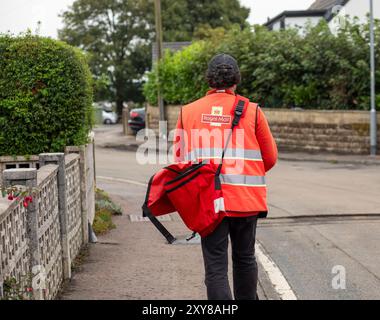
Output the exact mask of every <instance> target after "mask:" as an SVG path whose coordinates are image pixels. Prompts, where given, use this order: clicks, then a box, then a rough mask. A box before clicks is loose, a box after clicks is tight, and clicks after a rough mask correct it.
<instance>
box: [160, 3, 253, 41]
mask: <svg viewBox="0 0 380 320" xmlns="http://www.w3.org/2000/svg"><path fill="white" fill-rule="evenodd" d="M249 12H250V10H249V9H248V8H245V7H243V6H241V5H240V1H239V0H213V1H209V0H197V1H194V0H162V26H163V35H164V40H165V41H190V40H192V38H193V35H194V33H195V32H197V30H198V29H199V28H206V29H207V28H212V29H215V28H219V27H222V28H224V29H230V27H231V26H232V25H234V24H238V25H239V26H240V27H244V26H245V25H246V24H247V18H248V16H249Z"/></svg>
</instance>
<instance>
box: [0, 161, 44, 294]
mask: <svg viewBox="0 0 380 320" xmlns="http://www.w3.org/2000/svg"><path fill="white" fill-rule="evenodd" d="M3 181H4V185H5V186H6V187H10V186H17V185H19V186H26V187H31V188H36V187H37V169H35V168H30V169H8V170H4V171H3ZM37 203H38V202H37V199H33V201H32V202H31V203H29V205H28V207H27V209H26V211H27V216H26V219H27V237H28V247H29V261H30V270H31V271H32V270H33V268H34V267H38V266H40V265H41V255H40V246H39V242H38V205H37ZM33 292H34V298H35V299H36V300H42V299H43V296H44V295H43V291H42V290H38V289H36V288H35V290H34V291H33Z"/></svg>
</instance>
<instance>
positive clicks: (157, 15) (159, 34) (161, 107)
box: [154, 0, 166, 138]
mask: <svg viewBox="0 0 380 320" xmlns="http://www.w3.org/2000/svg"><path fill="white" fill-rule="evenodd" d="M154 12H155V18H156V43H157V61H160V60H161V58H162V19H161V0H154ZM157 77H158V79H157V81H158V88H157V101H158V108H159V113H160V121H165V107H164V99H163V98H162V95H161V88H160V87H161V85H160V72H159V71H158V72H157ZM165 131H166V130H165ZM165 131H164V130H163V128H161V126H160V138H163V137H164V136H165V137H166V132H165Z"/></svg>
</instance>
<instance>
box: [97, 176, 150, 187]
mask: <svg viewBox="0 0 380 320" xmlns="http://www.w3.org/2000/svg"><path fill="white" fill-rule="evenodd" d="M96 178H97V179H100V180H108V181H115V182H123V183H129V184H134V185H136V186H141V187H147V186H148V184H147V183H143V182H138V181H134V180H129V179H120V178H113V177H104V176H96Z"/></svg>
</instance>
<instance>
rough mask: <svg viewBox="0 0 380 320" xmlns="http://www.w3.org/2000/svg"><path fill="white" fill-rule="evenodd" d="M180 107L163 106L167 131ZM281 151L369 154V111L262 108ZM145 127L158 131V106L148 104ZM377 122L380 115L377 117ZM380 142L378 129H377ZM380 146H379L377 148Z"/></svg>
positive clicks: (172, 125)
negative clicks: (164, 107)
mask: <svg viewBox="0 0 380 320" xmlns="http://www.w3.org/2000/svg"><path fill="white" fill-rule="evenodd" d="M179 110H180V107H179V106H166V117H167V118H166V119H168V130H169V131H170V130H172V129H174V128H175V125H176V122H177V118H178V114H179ZM263 110H264V113H265V115H266V117H267V119H268V121H269V123H270V126H271V130H272V133H273V135H274V137H275V139H276V141H277V144H278V147H279V149H280V150H284V151H301V152H331V153H341V154H369V152H370V140H369V122H370V116H369V112H366V111H325V110H321V111H319V110H287V109H263ZM146 118H147V127H148V128H149V129H153V130H155V131H156V132H157V131H158V119H159V115H158V108H157V107H152V106H148V107H147V117H146ZM378 123H379V124H380V115H379V116H378ZM378 138H379V142H380V130H378ZM379 149H380V148H379Z"/></svg>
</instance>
